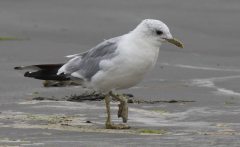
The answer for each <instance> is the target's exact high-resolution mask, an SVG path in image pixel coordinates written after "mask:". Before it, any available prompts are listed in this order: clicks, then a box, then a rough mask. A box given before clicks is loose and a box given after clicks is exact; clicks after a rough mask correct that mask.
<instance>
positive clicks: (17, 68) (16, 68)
mask: <svg viewBox="0 0 240 147" xmlns="http://www.w3.org/2000/svg"><path fill="white" fill-rule="evenodd" d="M14 69H15V70H22V67H21V66H19V67H14Z"/></svg>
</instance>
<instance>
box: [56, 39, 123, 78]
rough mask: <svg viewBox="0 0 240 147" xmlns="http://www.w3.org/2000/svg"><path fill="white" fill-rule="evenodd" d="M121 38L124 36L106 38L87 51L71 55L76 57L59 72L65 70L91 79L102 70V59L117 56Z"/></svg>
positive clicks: (78, 76)
mask: <svg viewBox="0 0 240 147" xmlns="http://www.w3.org/2000/svg"><path fill="white" fill-rule="evenodd" d="M121 38H122V36H120V37H115V38H112V39H109V40H105V41H104V42H102V43H100V44H99V45H97V46H96V47H94V48H92V49H91V50H89V51H87V52H84V53H81V54H76V55H73V56H70V57H74V58H73V59H71V60H70V61H69V62H68V63H66V64H65V65H64V66H62V67H61V69H59V72H58V74H60V73H62V72H64V73H65V74H69V75H71V74H72V73H74V74H73V75H72V76H74V77H76V78H82V79H83V78H84V79H88V80H89V79H91V77H92V76H94V75H95V74H96V73H97V72H98V71H99V70H100V68H99V63H100V61H102V60H106V59H109V60H110V59H112V58H113V57H115V56H117V53H116V52H115V51H116V49H117V47H118V44H119V41H120V40H121Z"/></svg>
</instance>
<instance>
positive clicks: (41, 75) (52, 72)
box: [14, 63, 70, 81]
mask: <svg viewBox="0 0 240 147" xmlns="http://www.w3.org/2000/svg"><path fill="white" fill-rule="evenodd" d="M64 64H65V63H59V64H40V65H31V66H19V67H14V69H16V70H35V71H33V72H29V71H28V72H26V73H25V74H24V77H29V78H35V79H40V80H54V81H69V80H70V77H69V76H68V75H66V74H60V75H57V72H58V69H59V68H61V67H62V66H63V65H64Z"/></svg>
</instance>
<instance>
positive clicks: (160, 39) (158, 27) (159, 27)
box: [133, 19, 183, 48]
mask: <svg viewBox="0 0 240 147" xmlns="http://www.w3.org/2000/svg"><path fill="white" fill-rule="evenodd" d="M133 32H134V33H137V34H138V35H141V37H144V39H146V40H148V41H151V42H153V43H155V44H159V45H161V43H164V42H166V41H168V42H170V43H173V44H175V45H177V46H179V47H181V48H183V46H182V43H181V42H180V41H178V40H176V39H174V38H173V37H172V35H171V33H170V30H169V28H168V27H167V25H166V24H164V23H163V22H161V21H159V20H154V19H145V20H143V21H142V22H141V23H140V24H139V25H138V26H137V27H136V28H135V29H134V30H133ZM179 44H180V45H179Z"/></svg>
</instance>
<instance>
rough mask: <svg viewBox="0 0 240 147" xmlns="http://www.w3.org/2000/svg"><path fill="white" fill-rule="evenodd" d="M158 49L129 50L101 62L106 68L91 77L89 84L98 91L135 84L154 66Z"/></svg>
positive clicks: (123, 87)
mask: <svg viewBox="0 0 240 147" xmlns="http://www.w3.org/2000/svg"><path fill="white" fill-rule="evenodd" d="M158 51H159V49H157V50H154V51H148V52H145V51H143V52H132V53H131V52H130V53H128V54H127V55H126V54H123V55H120V56H119V57H117V58H116V59H114V60H112V61H105V63H104V62H103V64H104V65H105V67H107V68H106V70H105V69H104V68H103V69H102V70H100V71H99V72H98V73H97V74H96V75H94V76H93V77H92V80H91V86H92V87H93V89H94V90H95V91H99V92H108V91H110V90H117V89H126V88H130V87H132V86H135V85H136V84H138V83H139V82H140V81H141V80H142V79H143V77H144V76H145V75H146V73H147V72H149V71H150V70H151V69H152V68H153V67H154V65H155V63H156V60H157V57H158ZM100 64H101V63H100ZM104 65H103V66H104ZM108 66H109V67H108Z"/></svg>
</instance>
